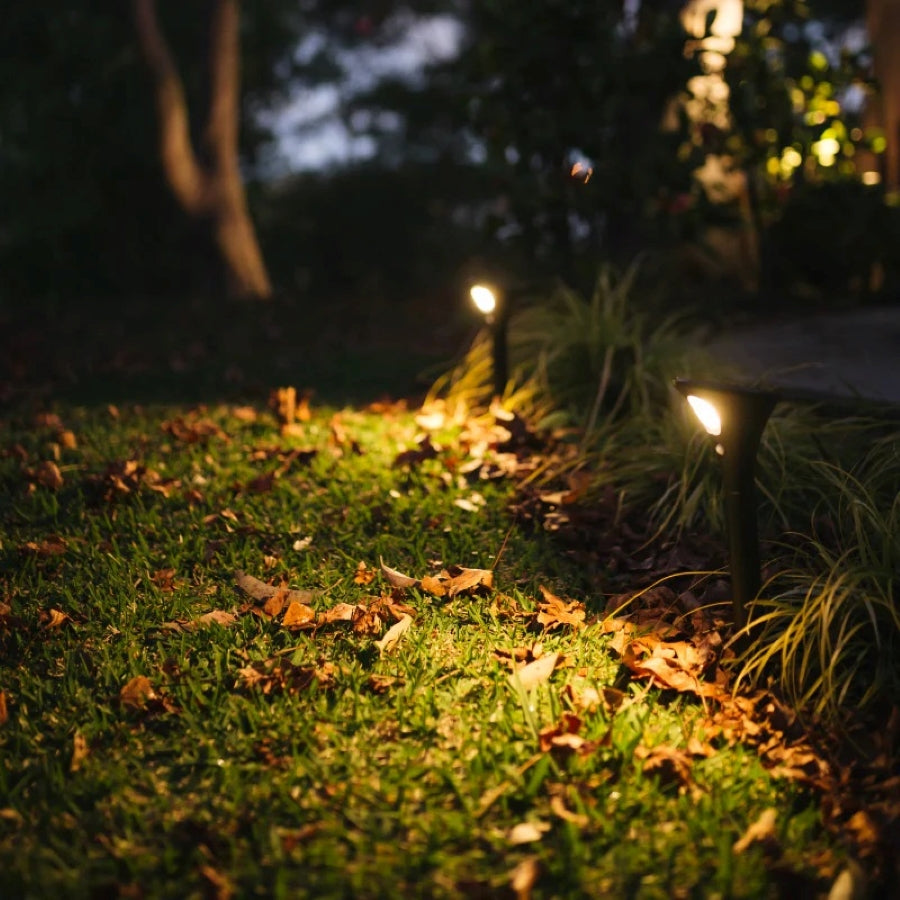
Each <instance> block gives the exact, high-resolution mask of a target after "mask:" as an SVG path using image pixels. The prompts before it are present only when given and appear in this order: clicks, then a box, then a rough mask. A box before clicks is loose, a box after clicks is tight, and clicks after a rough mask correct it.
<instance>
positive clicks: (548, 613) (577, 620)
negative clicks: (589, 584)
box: [535, 585, 585, 631]
mask: <svg viewBox="0 0 900 900" xmlns="http://www.w3.org/2000/svg"><path fill="white" fill-rule="evenodd" d="M540 591H541V594H542V595H543V597H544V601H543V603H538V612H537V615H536V616H535V621H536V622H537V624H538V625H540V626H541V627H542V628H543V629H544V630H545V631H552V630H553V629H554V628H558V627H560V626H563V625H569V626H571V627H572V628H582V627H584V617H585V609H584V604H583V603H580V602H579V601H577V600H571V601H569V602H568V603H566V601H565V600H563V599H562V598H561V597H557V596H556V595H555V594H553V593H551V592H550V591H548V590H547V588H545V587H544V586H543V585H541V586H540Z"/></svg>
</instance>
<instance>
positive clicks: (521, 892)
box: [509, 856, 540, 900]
mask: <svg viewBox="0 0 900 900" xmlns="http://www.w3.org/2000/svg"><path fill="white" fill-rule="evenodd" d="M539 871H540V868H539V865H538V858H537V857H536V856H526V857H525V859H523V860H522V861H521V862H520V863H519V864H518V865H517V866H516V867H515V869H513V871H512V875H511V876H510V880H509V886H510V888H512V891H513V893H514V894H515V895H516V900H531V889H532V888H533V887H534V883H535V882H536V881H537V877H538V872H539Z"/></svg>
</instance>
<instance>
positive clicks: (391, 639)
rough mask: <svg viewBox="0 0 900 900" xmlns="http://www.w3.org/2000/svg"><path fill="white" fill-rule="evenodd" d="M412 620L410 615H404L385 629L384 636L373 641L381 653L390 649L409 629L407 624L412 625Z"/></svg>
mask: <svg viewBox="0 0 900 900" xmlns="http://www.w3.org/2000/svg"><path fill="white" fill-rule="evenodd" d="M412 622H413V620H412V616H409V615H404V616H403V618H402V619H400V621H399V622H397V623H396V624H394V625H392V626H391V627H390V628H389V629H388V630H387V632H386V633H385V635H384V637H382V638H381V639H380V640H377V641H375V646H376V647H377V648H378V649H379V650H380V651H381V652H382V653H387V652H388V651H389V650H392V649H393V648H394V647H395V646H396V644H397V642H398V641H399V640H400V638H401V636H402V635H403V634H405V633H406V632H407V631H408V630H409V626H410V625H412Z"/></svg>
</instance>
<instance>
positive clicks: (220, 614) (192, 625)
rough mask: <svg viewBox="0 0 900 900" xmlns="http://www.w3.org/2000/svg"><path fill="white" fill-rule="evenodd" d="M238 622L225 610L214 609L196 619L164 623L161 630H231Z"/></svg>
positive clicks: (232, 614) (235, 617)
mask: <svg viewBox="0 0 900 900" xmlns="http://www.w3.org/2000/svg"><path fill="white" fill-rule="evenodd" d="M235 622H237V616H236V615H235V614H234V613H232V612H228V611H226V610H224V609H213V610H211V611H210V612H208V613H204V614H203V615H202V616H198V617H197V618H196V619H175V620H174V621H172V622H163V624H162V625H161V626H160V628H163V629H165V630H166V631H196V630H197V629H198V628H209V627H210V626H211V625H218V626H220V627H221V628H230V627H231V626H232V625H234V623H235Z"/></svg>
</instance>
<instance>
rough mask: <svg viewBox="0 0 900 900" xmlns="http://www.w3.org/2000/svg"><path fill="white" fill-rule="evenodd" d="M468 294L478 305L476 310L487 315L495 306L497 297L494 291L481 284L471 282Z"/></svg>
mask: <svg viewBox="0 0 900 900" xmlns="http://www.w3.org/2000/svg"><path fill="white" fill-rule="evenodd" d="M469 296H470V297H471V298H472V302H473V303H474V304H475V306H477V307H478V311H479V312H481V313H484V315H486V316H489V315H490V314H491V313H492V312H493V311H494V310H495V309H496V308H497V298H496V297H495V296H494V292H493V291H492V290H491V289H490V288H489V287H486V286H485V285H483V284H473V285H472V287H471V288H469Z"/></svg>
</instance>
